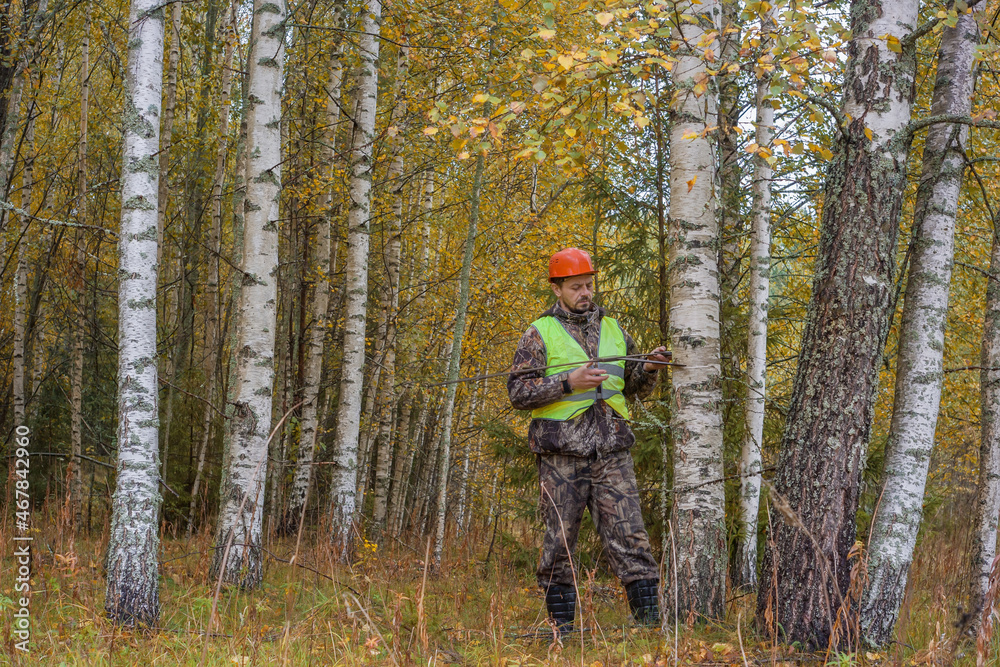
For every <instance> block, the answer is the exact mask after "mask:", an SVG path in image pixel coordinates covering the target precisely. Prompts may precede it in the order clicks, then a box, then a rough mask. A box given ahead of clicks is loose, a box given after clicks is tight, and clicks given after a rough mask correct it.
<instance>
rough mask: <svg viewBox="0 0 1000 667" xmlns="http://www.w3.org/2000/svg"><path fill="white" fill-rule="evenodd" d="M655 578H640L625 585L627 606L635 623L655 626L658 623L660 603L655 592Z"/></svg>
mask: <svg viewBox="0 0 1000 667" xmlns="http://www.w3.org/2000/svg"><path fill="white" fill-rule="evenodd" d="M657 583H659V582H657V581H656V579H641V580H639V581H633V582H632V583H630V584H628V585H627V586H625V596H626V597H627V598H628V608H629V609H630V610H631V611H632V618H634V619H635V621H636V623H640V624H642V625H649V626H655V625H659V624H660V604H659V597H658V594H657V592H656V585H657Z"/></svg>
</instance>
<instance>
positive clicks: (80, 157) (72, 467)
mask: <svg viewBox="0 0 1000 667" xmlns="http://www.w3.org/2000/svg"><path fill="white" fill-rule="evenodd" d="M84 11H85V13H84V17H85V18H84V22H83V39H82V40H80V142H79V145H78V153H77V167H76V179H77V205H76V211H77V219H76V220H77V222H78V223H79V224H81V225H85V224H88V223H87V197H88V196H89V185H88V182H87V141H88V138H87V133H88V123H89V121H90V27H91V16H92V11H93V10H92V4H91V3H90V2H88V3H87V7H86V9H85V10H84ZM75 243H76V262H75V264H74V266H73V271H74V275H73V282H74V284H75V285H76V290H77V298H76V299H75V302H76V304H75V305H76V317H75V318H74V329H73V364H72V366H71V371H70V458H69V470H68V471H67V473H66V476H67V477H68V478H69V496H70V511H71V512H72V514H73V530H74V531H76V530H79V529H80V527H81V526H82V523H83V466H82V459H80V455H81V454H83V429H82V426H83V338H84V334H85V332H86V329H87V315H86V312H87V310H86V304H87V293H86V289H85V287H84V285H85V280H84V279H85V276H86V273H87V252H86V248H85V243H86V236H85V235H84V233H83V230H77V233H76V235H75Z"/></svg>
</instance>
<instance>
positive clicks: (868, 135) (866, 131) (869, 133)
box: [865, 127, 875, 141]
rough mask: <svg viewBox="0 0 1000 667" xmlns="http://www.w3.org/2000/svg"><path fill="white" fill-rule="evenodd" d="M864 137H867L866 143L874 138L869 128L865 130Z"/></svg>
mask: <svg viewBox="0 0 1000 667" xmlns="http://www.w3.org/2000/svg"><path fill="white" fill-rule="evenodd" d="M865 136H866V137H868V141H871V140H872V139H874V138H875V134H874V133H873V132H872V129H871V128H870V127H866V128H865Z"/></svg>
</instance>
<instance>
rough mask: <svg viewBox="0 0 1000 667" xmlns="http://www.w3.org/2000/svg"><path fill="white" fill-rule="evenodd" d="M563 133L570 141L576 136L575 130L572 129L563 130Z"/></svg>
mask: <svg viewBox="0 0 1000 667" xmlns="http://www.w3.org/2000/svg"><path fill="white" fill-rule="evenodd" d="M563 132H565V133H566V136H567V137H569V138H570V139H572V138H573V137H575V136H576V130H575V129H574V128H572V127H567V128H565V129H564V130H563Z"/></svg>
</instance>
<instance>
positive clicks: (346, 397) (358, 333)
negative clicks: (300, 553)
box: [330, 0, 382, 557]
mask: <svg viewBox="0 0 1000 667" xmlns="http://www.w3.org/2000/svg"><path fill="white" fill-rule="evenodd" d="M381 25H382V3H381V2H380V0H367V3H366V10H365V12H364V18H363V19H362V21H361V34H360V35H359V36H358V55H359V58H360V60H361V64H360V65H359V68H360V73H359V76H358V102H359V103H358V107H357V111H356V114H355V127H354V136H353V139H352V145H351V165H350V171H351V179H350V197H351V204H350V209H349V211H348V214H347V228H348V232H347V266H346V272H347V286H346V289H347V298H346V302H347V303H346V304H345V308H344V310H345V312H344V321H345V324H344V346H343V355H344V356H343V369H342V376H341V382H340V399H339V403H338V405H337V438H336V440H335V442H334V465H333V466H332V467H333V480H332V482H331V485H330V501H331V502H330V504H331V507H332V516H331V518H332V522H331V539H332V541H333V544H334V546H335V547H336V548H337V549H338V550H339V551H340V553H341V556H342V557H348V556H349V555H350V544H351V530H352V524H353V521H354V514H355V511H356V507H357V470H358V435H359V433H360V429H361V423H360V422H361V388H362V382H363V381H364V362H365V323H366V321H367V315H368V245H369V241H370V238H369V233H370V225H371V186H372V142H373V140H374V136H375V108H376V103H377V95H378V51H379V32H380V29H381Z"/></svg>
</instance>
